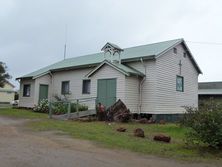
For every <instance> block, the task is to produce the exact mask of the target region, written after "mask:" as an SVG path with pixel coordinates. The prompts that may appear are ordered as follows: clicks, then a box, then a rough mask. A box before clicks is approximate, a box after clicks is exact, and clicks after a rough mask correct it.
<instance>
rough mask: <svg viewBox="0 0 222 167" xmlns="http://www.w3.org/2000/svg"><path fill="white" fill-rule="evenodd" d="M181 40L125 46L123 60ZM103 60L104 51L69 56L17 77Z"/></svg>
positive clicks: (146, 55) (154, 53)
mask: <svg viewBox="0 0 222 167" xmlns="http://www.w3.org/2000/svg"><path fill="white" fill-rule="evenodd" d="M181 42H184V40H183V39H175V40H170V41H164V42H159V43H153V44H148V45H141V46H136V47H131V48H125V49H124V51H123V52H122V53H121V61H122V62H126V61H129V60H134V59H140V58H141V57H143V58H154V57H155V56H158V55H160V54H161V53H163V52H164V51H166V50H168V49H169V48H171V47H173V46H175V45H177V44H179V43H181ZM103 61H104V53H103V52H100V53H95V54H90V55H85V56H80V57H74V58H68V59H65V60H62V61H60V62H57V63H55V64H52V65H49V66H47V67H44V68H42V69H40V70H37V71H34V72H32V73H29V74H27V75H24V76H22V77H19V78H17V79H20V78H37V77H38V76H41V75H44V74H46V73H48V72H49V71H56V70H62V69H67V68H81V67H88V66H96V65H98V64H100V63H101V62H103ZM197 67H198V66H197Z"/></svg>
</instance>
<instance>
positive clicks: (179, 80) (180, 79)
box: [176, 76, 184, 92]
mask: <svg viewBox="0 0 222 167" xmlns="http://www.w3.org/2000/svg"><path fill="white" fill-rule="evenodd" d="M183 85H184V84H183V77H181V76H177V79H176V90H177V91H181V92H183Z"/></svg>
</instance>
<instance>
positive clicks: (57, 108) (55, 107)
mask: <svg viewBox="0 0 222 167" xmlns="http://www.w3.org/2000/svg"><path fill="white" fill-rule="evenodd" d="M76 105H77V104H76V103H71V113H74V112H76ZM78 110H79V111H86V110H88V106H86V105H82V104H78ZM52 111H53V114H66V113H67V112H68V103H67V102H55V103H53V104H52Z"/></svg>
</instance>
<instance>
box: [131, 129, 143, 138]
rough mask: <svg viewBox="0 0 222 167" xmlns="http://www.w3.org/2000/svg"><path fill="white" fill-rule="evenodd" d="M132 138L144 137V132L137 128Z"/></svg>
mask: <svg viewBox="0 0 222 167" xmlns="http://www.w3.org/2000/svg"><path fill="white" fill-rule="evenodd" d="M134 136H136V137H145V135H144V131H143V129H141V128H137V129H135V130H134Z"/></svg>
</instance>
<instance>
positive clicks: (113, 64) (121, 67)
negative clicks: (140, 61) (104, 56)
mask: <svg viewBox="0 0 222 167" xmlns="http://www.w3.org/2000/svg"><path fill="white" fill-rule="evenodd" d="M105 64H107V65H109V66H111V67H113V68H115V69H116V70H118V71H119V72H121V73H123V74H124V75H126V76H131V75H135V76H141V77H143V76H144V74H143V73H141V72H139V71H137V70H136V69H133V68H131V67H128V66H126V65H123V64H120V63H118V62H109V61H107V60H104V61H103V62H102V63H101V64H100V65H98V66H97V67H96V68H95V69H93V70H92V71H90V72H89V73H88V74H87V75H86V77H90V76H91V75H92V74H94V73H95V72H96V71H97V70H99V69H100V68H101V67H102V66H103V65H105Z"/></svg>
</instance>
